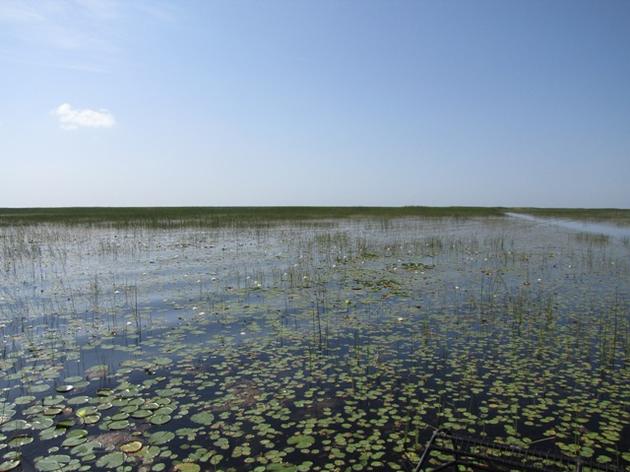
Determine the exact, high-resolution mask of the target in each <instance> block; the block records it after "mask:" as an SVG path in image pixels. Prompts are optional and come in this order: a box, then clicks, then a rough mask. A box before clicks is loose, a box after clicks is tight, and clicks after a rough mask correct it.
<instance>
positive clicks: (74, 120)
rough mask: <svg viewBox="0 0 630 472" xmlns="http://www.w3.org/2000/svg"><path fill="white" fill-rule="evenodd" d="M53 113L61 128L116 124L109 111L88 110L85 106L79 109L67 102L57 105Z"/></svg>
mask: <svg viewBox="0 0 630 472" xmlns="http://www.w3.org/2000/svg"><path fill="white" fill-rule="evenodd" d="M53 114H54V115H55V116H56V117H57V119H58V120H59V126H61V128H63V129H77V128H111V127H112V126H114V125H115V124H116V119H115V118H114V115H112V114H111V113H110V112H109V111H107V110H104V109H101V110H98V111H97V110H90V109H89V108H85V109H83V110H79V109H76V108H72V106H71V105H70V104H69V103H64V104H62V105H59V106H58V107H57V108H56V109H55V110H54V111H53Z"/></svg>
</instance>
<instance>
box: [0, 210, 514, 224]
mask: <svg viewBox="0 0 630 472" xmlns="http://www.w3.org/2000/svg"><path fill="white" fill-rule="evenodd" d="M502 214H503V212H502V210H501V209H500V208H491V207H422V206H405V207H314V206H308V207H299V206H286V207H125V208H122V207H121V208H115V207H76V208H19V209H14V208H3V209H0V225H1V226H11V225H29V224H42V223H51V224H62V225H111V226H114V227H134V226H138V227H149V228H164V229H168V228H178V227H208V228H221V227H234V226H236V227H243V226H252V227H255V226H268V225H275V224H280V223H287V222H291V223H292V224H298V223H300V222H307V223H312V222H314V221H317V220H329V219H333V220H335V219H343V218H363V219H367V218H371V219H384V220H389V219H394V218H406V217H453V218H466V217H469V218H470V217H484V216H501V215H502Z"/></svg>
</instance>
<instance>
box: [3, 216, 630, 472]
mask: <svg viewBox="0 0 630 472" xmlns="http://www.w3.org/2000/svg"><path fill="white" fill-rule="evenodd" d="M0 231H2V234H0V236H1V237H2V241H4V244H3V248H2V249H3V259H2V264H1V267H2V268H3V269H2V272H1V273H0V274H1V275H0V282H1V283H0V287H1V289H0V325H2V329H3V331H2V335H3V338H2V341H3V353H4V354H3V357H2V359H0V362H1V363H2V377H1V378H0V387H2V400H1V401H2V404H3V405H2V413H0V414H1V415H2V418H0V429H2V431H3V432H2V434H3V435H4V437H2V436H0V438H2V439H0V445H4V447H3V450H4V451H7V452H11V453H19V454H21V459H20V460H21V463H22V464H23V465H28V466H29V467H33V468H37V467H38V464H39V467H40V468H45V466H46V463H44V465H43V466H42V460H43V458H44V457H47V456H50V455H51V454H56V455H61V456H64V457H63V458H60V459H59V461H60V462H59V464H57V465H59V467H58V468H59V469H60V470H61V469H63V467H66V469H67V470H71V469H77V468H80V467H83V468H84V469H85V470H106V469H107V468H108V465H109V464H117V463H118V461H119V460H120V461H124V463H125V464H126V465H127V466H128V467H130V468H132V469H142V468H148V469H150V468H154V467H155V468H156V470H160V469H161V468H164V469H171V468H173V467H177V464H179V463H181V462H182V461H185V462H189V463H192V464H198V465H200V466H201V467H203V468H204V469H206V468H208V469H211V470H212V468H213V467H215V466H216V468H217V469H218V470H239V471H240V470H256V471H263V470H270V471H272V470H298V469H297V467H299V470H306V471H309V470H313V471H319V470H331V468H332V469H334V468H335V467H338V468H340V469H341V470H345V469H346V468H348V467H352V468H353V469H355V470H375V471H376V470H399V469H400V470H409V469H412V468H413V465H414V461H415V460H417V458H418V456H419V454H420V453H421V452H422V444H423V442H424V441H425V440H426V439H427V438H428V437H429V436H430V434H431V431H432V428H435V427H443V428H449V429H452V430H455V431H458V432H460V433H466V434H471V435H474V436H477V437H487V438H490V439H493V440H499V441H502V442H504V443H507V444H512V445H518V446H521V447H533V448H536V449H538V450H544V451H550V452H554V453H564V454H567V455H572V456H575V455H581V456H582V457H583V458H585V460H587V461H588V460H597V461H599V463H602V464H604V463H611V464H617V465H619V466H622V465H624V464H626V465H627V463H628V459H629V457H628V455H627V454H628V453H629V452H630V440H629V438H630V428H629V427H628V425H629V424H630V414H629V413H628V411H627V407H626V405H627V404H628V403H629V402H630V391H629V389H628V388H627V386H628V385H629V384H630V369H629V367H628V362H627V361H628V356H629V353H630V337H629V336H628V333H630V318H629V316H628V313H629V307H630V258H628V256H629V255H630V249H629V248H628V245H627V244H625V242H624V241H623V240H622V239H619V238H617V237H612V236H611V238H610V239H596V240H591V239H589V238H581V237H577V236H578V235H579V234H580V233H576V232H575V231H574V229H573V228H565V227H564V226H559V225H556V224H549V223H548V222H547V221H545V222H544V224H540V223H539V222H538V221H531V220H529V219H527V218H521V217H518V218H517V217H509V218H500V217H494V218H480V219H401V220H394V221H390V222H389V223H388V224H387V225H385V224H383V222H382V221H378V220H356V221H352V220H348V221H343V220H342V221H336V222H331V223H330V224H328V225H326V226H325V227H321V226H314V227H305V226H303V225H300V226H298V225H291V224H288V225H285V226H281V227H277V228H270V229H268V230H264V231H260V230H256V231H254V230H252V231H248V230H212V231H206V230H200V229H190V230H172V231H171V230H145V229H135V230H120V231H114V230H110V229H98V228H81V229H77V228H72V229H70V228H64V227H56V226H44V227H21V228H2V229H0ZM136 293H137V304H136V297H135V295H136ZM66 385H71V386H72V388H71V389H70V390H68V391H65V387H64V386H66ZM85 407H90V408H92V407H93V408H95V413H94V414H91V415H88V417H89V418H90V420H89V421H86V419H85V416H82V410H81V408H85ZM198 413H203V414H204V415H203V416H202V417H199V416H197V414H198ZM20 420H23V422H22V421H20ZM39 425H44V427H41V428H40V426H39ZM163 433H168V434H170V435H172V437H170V436H166V437H170V439H168V440H164V437H162V436H160V435H162V434H163ZM76 435H79V436H80V437H79V439H72V440H70V441H68V439H69V438H73V437H76ZM81 435H84V436H81ZM156 435H157V436H156ZM156 438H157V439H156ZM547 438H549V439H547ZM541 439H546V440H545V441H541ZM131 440H139V441H140V442H141V443H142V445H143V448H142V449H141V450H140V451H139V452H137V453H122V452H121V451H120V447H121V446H123V445H124V444H125V443H127V442H129V441H131ZM163 440H164V441H163ZM28 441H31V442H30V443H29V442H28ZM22 442H26V444H21V443H22ZM297 446H299V447H297ZM57 448H58V449H57ZM51 451H52V452H51ZM3 454H6V452H5V453H3ZM11 457H12V456H9V457H7V458H4V459H2V460H7V461H8V460H13V459H11ZM66 458H67V461H66ZM64 461H65V462H64ZM73 461H74V462H73ZM624 461H626V462H624ZM0 462H1V461H0ZM63 464H65V465H63ZM55 467H56V466H55Z"/></svg>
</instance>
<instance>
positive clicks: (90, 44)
mask: <svg viewBox="0 0 630 472" xmlns="http://www.w3.org/2000/svg"><path fill="white" fill-rule="evenodd" d="M164 205H168V206H177V205H194V206H196V205H203V206H206V205H208V206H214V205H219V206H224V205H379V206H381V205H382V206H390V205H393V206H397V205H438V206H445V205H483V206H541V207H617V208H630V1H627V0H620V1H612V0H591V1H581V0H569V1H563V0H556V1H551V2H550V1H548V0H527V1H522V0H519V1H514V0H497V1H489V0H475V1H463V0H459V1H449V0H440V1H437V0H436V1H420V0H417V1H411V0H409V1H400V0H382V1H369V0H368V1H366V0H361V1H359V0H356V1H350V0H335V1H329V0H317V1H303V0H290V1H281V0H265V1H239V0H226V1H215V0H199V1H193V0H181V1H177V2H171V1H169V2H160V1H157V0H156V1H148V0H119V1H117V0H111V1H109V0H34V1H30V0H0V207H32V206H164Z"/></svg>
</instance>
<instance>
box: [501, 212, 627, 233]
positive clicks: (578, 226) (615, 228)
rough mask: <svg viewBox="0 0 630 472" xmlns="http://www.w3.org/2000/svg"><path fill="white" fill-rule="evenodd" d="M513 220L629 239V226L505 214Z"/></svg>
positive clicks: (521, 214)
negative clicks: (518, 219)
mask: <svg viewBox="0 0 630 472" xmlns="http://www.w3.org/2000/svg"><path fill="white" fill-rule="evenodd" d="M506 215H508V216H511V217H513V218H520V219H523V220H526V221H531V222H534V223H540V224H542V225H555V226H560V227H561V228H566V229H570V230H574V231H584V232H587V233H594V234H603V235H605V236H611V237H614V238H620V239H621V238H630V226H622V225H614V224H607V223H599V222H598V223H596V222H592V221H577V220H569V219H564V218H549V217H545V218H540V217H537V216H532V215H527V214H523V213H506Z"/></svg>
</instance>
